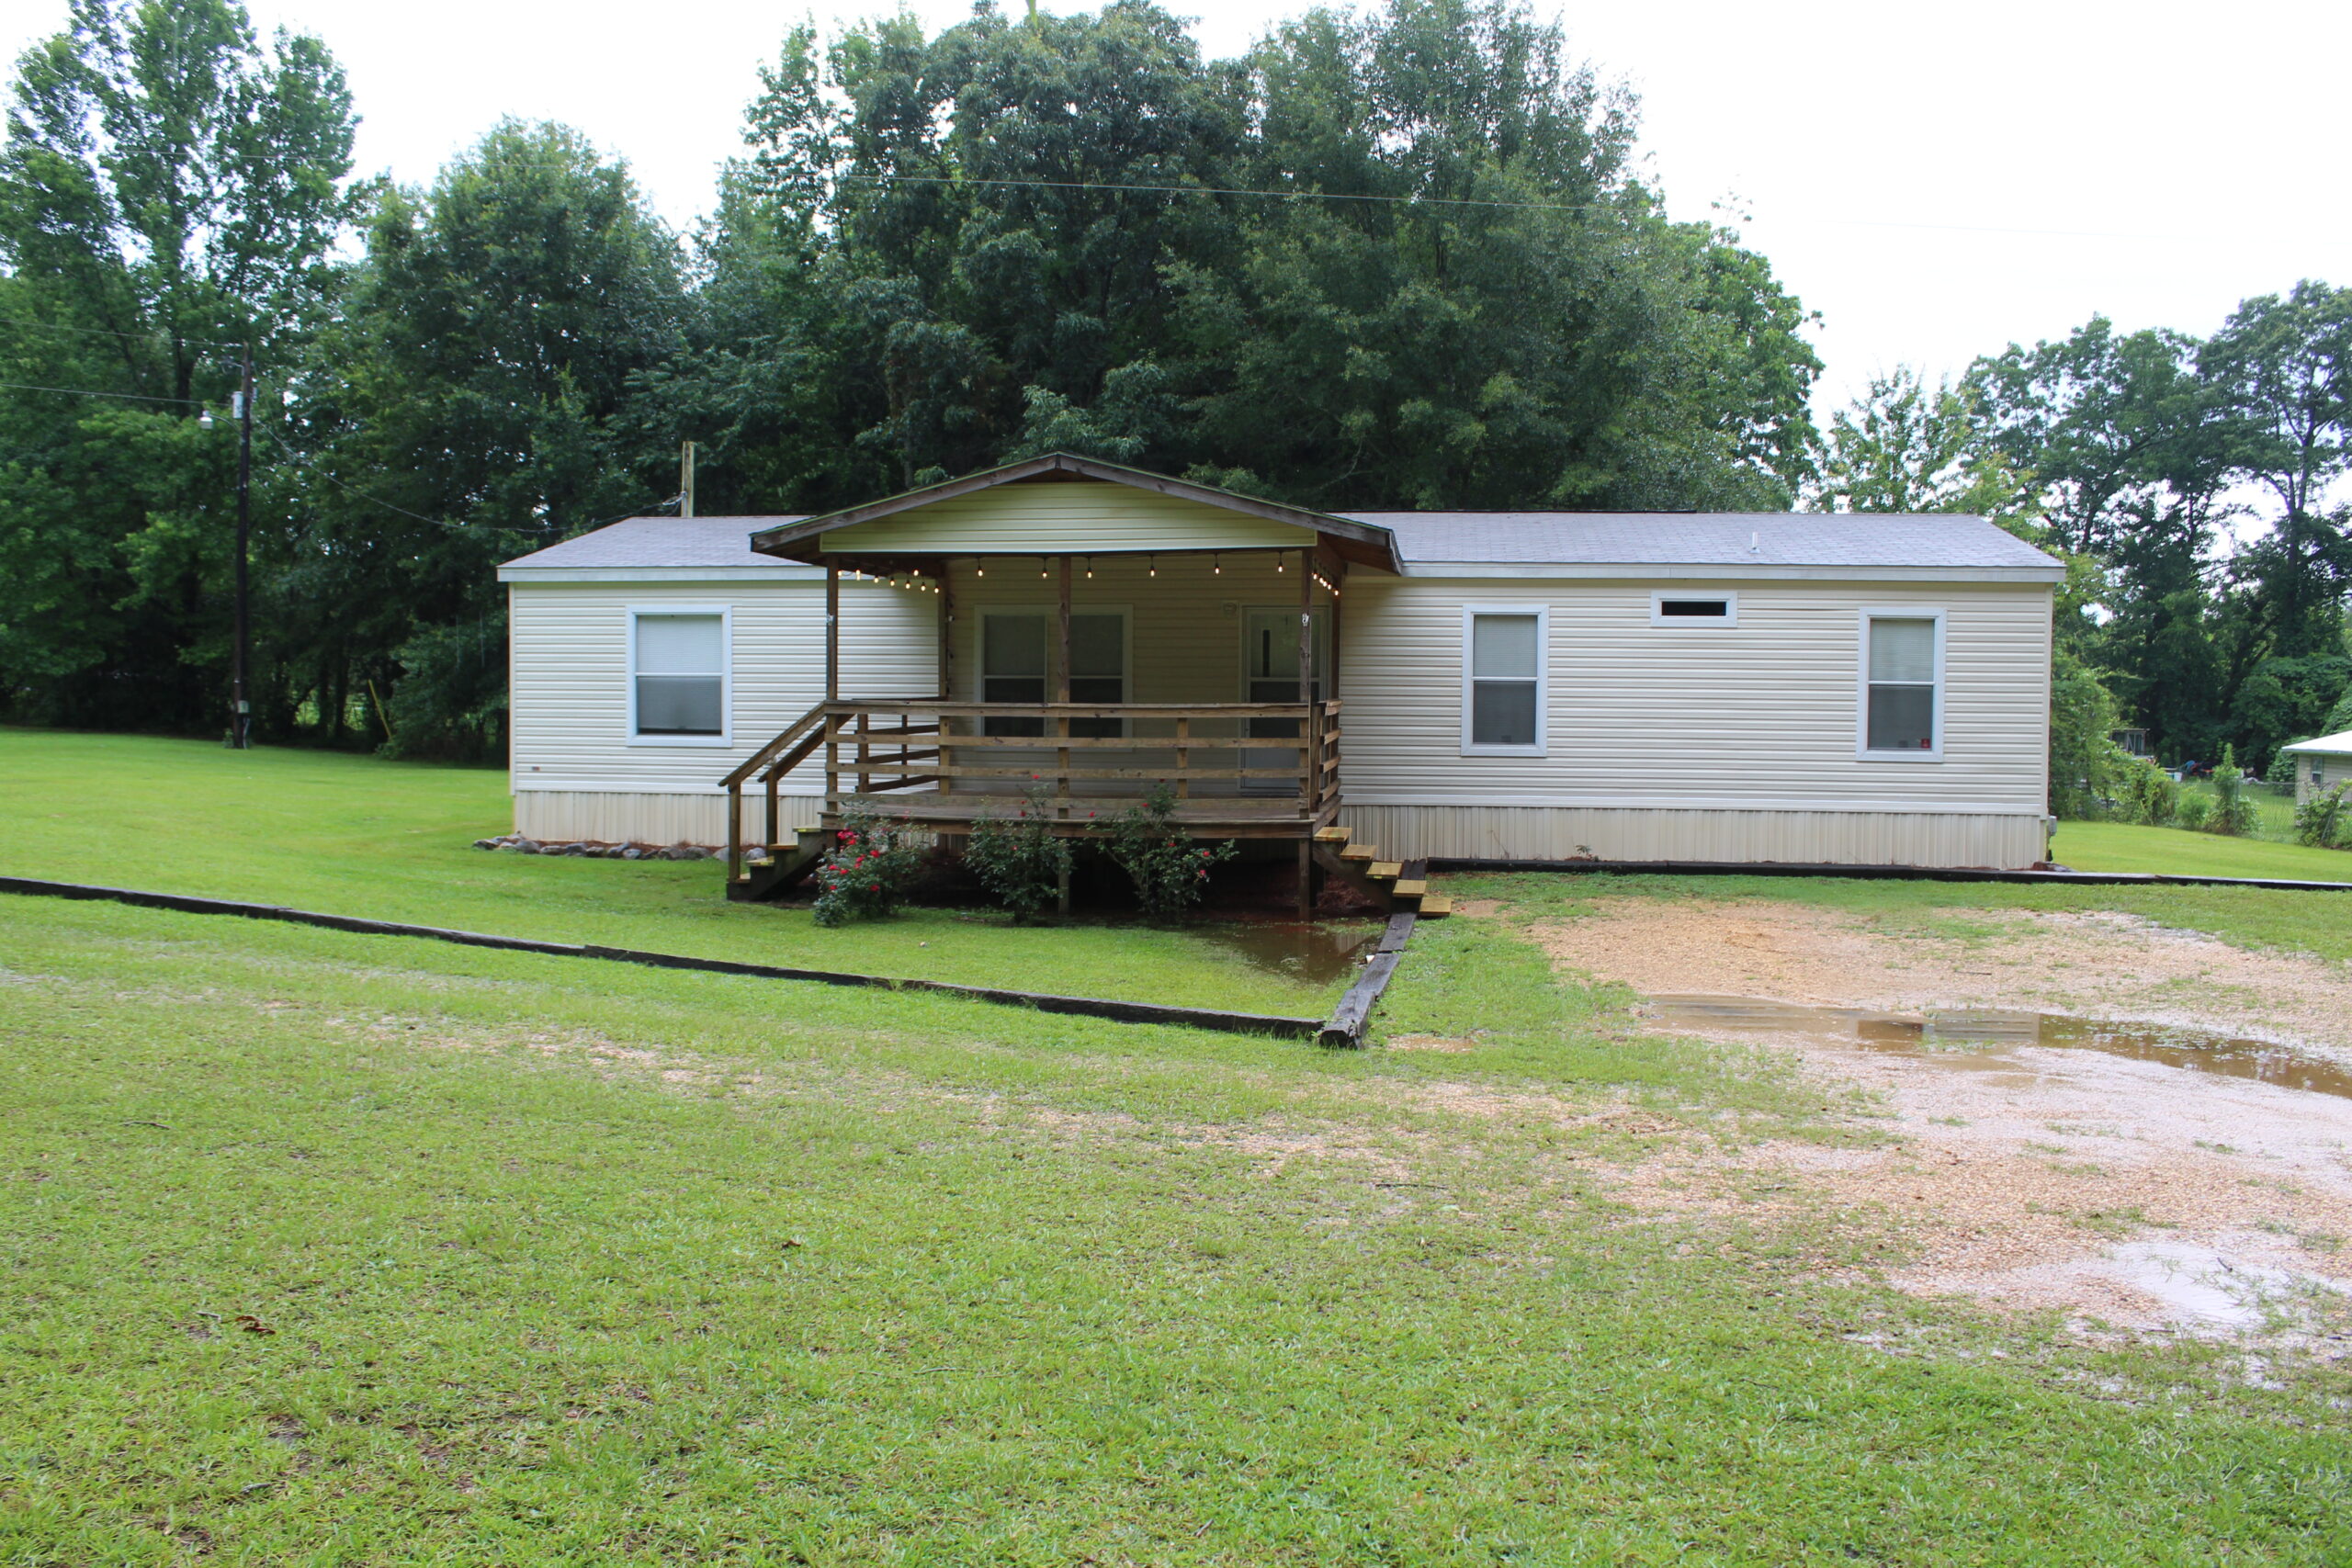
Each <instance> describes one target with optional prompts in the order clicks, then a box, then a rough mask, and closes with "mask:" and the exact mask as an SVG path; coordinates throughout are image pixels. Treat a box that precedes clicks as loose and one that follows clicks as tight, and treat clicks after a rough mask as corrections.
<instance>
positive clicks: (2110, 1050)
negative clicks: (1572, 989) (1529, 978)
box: [1642, 996, 2352, 1099]
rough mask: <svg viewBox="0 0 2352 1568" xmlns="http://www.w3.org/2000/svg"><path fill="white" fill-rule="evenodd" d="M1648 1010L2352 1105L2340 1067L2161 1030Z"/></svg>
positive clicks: (1714, 1022)
mask: <svg viewBox="0 0 2352 1568" xmlns="http://www.w3.org/2000/svg"><path fill="white" fill-rule="evenodd" d="M1642 1013H1643V1016H1645V1018H1648V1019H1650V1020H1652V1021H1655V1022H1657V1023H1658V1024H1660V1025H1662V1026H1664V1027H1666V1028H1668V1029H1679V1030H1690V1031H1693V1032H1701V1033H1713V1032H1766V1033H1775V1034H1801V1035H1805V1036H1807V1037H1810V1038H1813V1039H1816V1040H1823V1041H1827V1042H1830V1043H1837V1044H1840V1045H1848V1046H1853V1047H1857V1048H1860V1049H1861V1050H1866V1051H1874V1052H1883V1053H1887V1054H1890V1055H1902V1056H1907V1057H1914V1058H1917V1059H1919V1060H1922V1061H1926V1062H1932V1063H1934V1064H1936V1065H1938V1066H1951V1067H1963V1068H1970V1069H1973V1070H1976V1071H1979V1072H1994V1073H2023V1074H2028V1075H2030V1074H2031V1073H2032V1071H2033V1069H2032V1067H2031V1066H2030V1065H2028V1064H2027V1063H2025V1062H2023V1061H2020V1060H2019V1059H2018V1057H2017V1055H2015V1053H2016V1052H2018V1051H2019V1050H2021V1049H2025V1048H2028V1047H2039V1048H2041V1049H2045V1050H2047V1049H2059V1050H2077V1051H2091V1052H2098V1053H2099V1054H2101V1055H2109V1056H2118V1057H2121V1058H2124V1059H2125V1060H2128V1061H2134V1062H2153V1063H2156V1064H2159V1065H2161V1066H2167V1067H2179V1068H2183V1069H2186V1070H2188V1071H2190V1072H2199V1073H2212V1074H2216V1075H2218V1076H2220V1077H2233V1078H2251V1079H2253V1080H2255V1081H2256V1082H2257V1083H2266V1084H2274V1085H2276V1086H2278V1088H2281V1089H2306V1090H2309V1091H2310V1092H2312V1093H2314V1094H2330V1095H2337V1096H2341V1097H2343V1098H2346V1099H2352V1070H2347V1069H2346V1067H2344V1066H2341V1065H2339V1064H2337V1063H2335V1062H2332V1061H2329V1060H2326V1059H2324V1058H2322V1057H2318V1056H2313V1055H2307V1054H2305V1053H2303V1052H2300V1051H2295V1050H2292V1049H2290V1048H2289V1047H2286V1046H2283V1045H2277V1044H2272V1043H2268V1042H2266V1041H2260V1040H2245V1039H2239V1038H2236V1037H2233V1036H2231V1035H2225V1034H2217V1033H2210V1032H2205V1031H2202V1030H2196V1029H2180V1028H2173V1027H2170V1026H2167V1025H2163V1024H2149V1023H2113V1022H2108V1021H2103V1020H2099V1019H2092V1018H2077V1017H2074V1016H2071V1015H2069V1014H2064V1013H2048V1012H2012V1011H2000V1010H1976V1009H1942V1010H1938V1009H1931V1010H1925V1011H1922V1012H1917V1013H1900V1012H1883V1011H1872V1010H1867V1009H1863V1008H1838V1007H1804V1006H1798V1005H1796V1004H1794V1003H1790V1002H1773V1001H1760V1000H1758V999H1756V998H1748V997H1717V996H1655V997H1651V998H1648V999H1647V1000H1646V1001H1645V1003H1644V1004H1643V1006H1642Z"/></svg>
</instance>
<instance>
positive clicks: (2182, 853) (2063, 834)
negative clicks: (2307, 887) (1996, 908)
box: [2051, 802, 2352, 882]
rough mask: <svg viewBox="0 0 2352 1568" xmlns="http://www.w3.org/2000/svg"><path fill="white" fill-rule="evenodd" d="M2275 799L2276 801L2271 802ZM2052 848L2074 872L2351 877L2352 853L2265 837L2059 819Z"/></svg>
mask: <svg viewBox="0 0 2352 1568" xmlns="http://www.w3.org/2000/svg"><path fill="white" fill-rule="evenodd" d="M2273 804H2278V803H2277V802H2274V803H2273ZM2051 853H2052V855H2054V856H2055V857H2056V858H2057V860H2058V863H2060V864H2062V865H2070V866H2073V867H2074V868H2075V870H2076V871H2148V872H2165V873H2168V874H2172V875H2175V876H2261V877H2278V878H2281V879H2290V880H2293V881H2298V882H2352V853H2347V852H2345V851H2343V850H2315V849H2312V848H2310V847H2309V846H2308V845H2304V844H2295V843H2277V842H2273V841H2272V840H2268V839H2232V838H2225V837H2223V836H2222V835H2221V834H2218V833H2192V832H2189V831H2188V830H2187V829H2181V828H2140V827H2134V826H2131V824H2129V823H2123V822H2061V823H2060V824H2058V832H2057V835H2056V837H2055V839H2054V840H2052V846H2051Z"/></svg>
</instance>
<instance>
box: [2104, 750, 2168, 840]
mask: <svg viewBox="0 0 2352 1568" xmlns="http://www.w3.org/2000/svg"><path fill="white" fill-rule="evenodd" d="M2108 773H2109V791H2110V792H2111V793H2110V794H2109V799H2110V800H2112V801H2113V802H2114V807H2113V814H2114V816H2115V818H2116V819H2117V820H2118V821H2122V822H2136V823H2139V824H2141V825H2142V826H2143V827H2149V828H2161V827H2163V826H2165V824H2166V823H2168V822H2170V821H2172V820H2173V818H2176V817H2177V816H2178V815H2179V814H2180V785H2179V784H2177V783H2176V782H2174V779H2173V776H2172V775H2171V774H2170V773H2166V772H2165V771H2164V770H2163V769H2162V768H2160V767H2158V766H2156V764H2155V763H2154V761H2151V760H2150V759H2148V758H2146V757H2134V756H2132V755H2131V753H2130V752H2128V751H2126V750H2123V749H2122V748H2121V747H2120V746H2118V747H2116V748H2115V754H2114V756H2113V757H2112V758H2111V759H2109V769H2108Z"/></svg>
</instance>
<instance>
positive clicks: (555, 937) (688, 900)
mask: <svg viewBox="0 0 2352 1568" xmlns="http://www.w3.org/2000/svg"><path fill="white" fill-rule="evenodd" d="M0 813H5V814H6V820H8V821H9V822H11V823H12V824H14V825H15V828H16V831H15V832H14V833H13V834H12V835H11V840H10V842H9V844H8V846H7V848H6V850H5V851H0V871H5V872H6V873H8V874H15V875H20V876H37V877H48V878H51V879H54V880H59V881H68V882H97V883H106V884H109V885H113V886H131V887H143V888H151V889H154V890H156V891H161V892H169V893H192V894H200V895H204V896H206V897H218V898H238V899H244V900H249V901H251V902H254V903H264V904H287V905H292V906H294V907H296V908H310V909H322V910H326V911H329V912H332V913H335V914H345V915H361V916H367V917H369V918H371V919H386V920H403V921H411V922H415V923H420V924H427V925H442V926H460V927H466V928H469V929H473V930H478V931H495V932H498V933H500V934H502V935H506V936H524V937H537V938H541V939H544V940H548V941H555V942H596V943H603V944H605V945H608V946H615V947H637V948H648V949H651V950H654V951H657V952H670V953H687V954H691V955H693V956H695V957H701V958H729V959H739V960H744V961H748V962H752V963H762V964H790V965H798V966H803V967H808V968H817V969H837V970H846V971H849V972H852V973H856V974H868V975H888V976H899V977H904V978H910V979H929V980H949V981H956V982H961V983H964V984H967V985H980V986H1007V987H1013V988H1016V989H1020V990H1028V991H1050V992H1059V993H1063V994H1069V995H1079V996H1098V997H1118V998H1129V999H1134V1000H1144V1001H1165V1002H1175V1003H1179V1004H1181V1005H1187V1006H1193V1007H1215V1008H1228V1009H1233V1010H1239V1011H1244V1012H1265V1013H1282V1014H1289V1015H1294V1016H1305V1017H1317V1016H1320V1015H1321V1014H1323V1013H1324V1012H1327V1011H1328V1010H1329V1007H1330V1004H1331V1002H1332V1001H1333V1000H1334V999H1336V997H1337V995H1338V993H1339V991H1340V989H1342V988H1344V987H1343V986H1342V985H1341V984H1340V983H1339V982H1332V981H1307V980H1302V979H1299V978H1296V977H1295V976H1293V975H1292V974H1290V973H1287V972H1285V971H1284V969H1283V967H1282V966H1281V965H1280V964H1279V962H1278V961H1269V962H1268V963H1265V964H1258V963H1253V962H1252V961H1251V957H1252V953H1253V951H1254V950H1252V949H1250V948H1249V947H1247V946H1246V945H1244V943H1243V942H1242V939H1243V938H1244V937H1245V936H1246V935H1247V934H1248V932H1247V931H1245V930H1243V929H1241V928H1232V927H1224V926H1218V925H1213V924H1204V925H1203V926H1200V927H1196V928H1193V929H1190V930H1183V931H1153V930H1146V929H1139V928H1136V927H1131V926H1114V925H1103V924H1090V923H1086V922H1074V923H1072V924H1069V925H1066V926H1048V927H1023V928H1015V927H1012V926H1010V925H1008V924H1007V923H1006V921H1005V920H1004V919H1002V918H1001V917H1000V916H996V915H992V914H988V913H983V912H978V911H960V910H940V909H912V910H909V911H907V912H906V913H904V914H903V915H901V916H899V917H898V918H896V919H889V920H881V921H869V922H865V923H861V924H858V925H854V926H848V927H843V928H840V929H837V930H832V931H827V930H824V929H823V928H821V927H820V926H818V925H817V924H816V922H815V921H814V920H813V919H811V918H810V917H809V912H808V911H807V910H806V909H805V908H803V909H786V908H773V907H770V906H765V905H756V904H729V902H728V901H727V897H726V888H725V876H724V873H723V872H722V871H721V870H720V869H719V868H718V865H717V864H716V863H713V862H708V861H702V862H669V861H608V860H575V859H569V858H564V857H560V856H542V855H516V854H503V853H490V852H483V851H481V850H477V849H474V848H472V847H471V846H472V843H473V840H476V839H479V838H486V837H489V836H491V835H492V834H495V833H501V832H503V831H505V830H506V829H508V828H509V827H510V826H511V824H512V820H513V814H512V810H511V807H510V804H509V801H508V797H507V793H506V775H505V773H503V772H497V771H491V770H485V769H480V768H448V767H435V766H431V765H424V764H417V763H402V762H388V761H381V760H379V759H377V758H372V757H356V756H346V755H342V754H339V753H334V752H318V751H299V750H284V749H277V748H267V747H265V748H260V749H256V750H250V751H231V750H226V749H224V748H222V747H220V746H217V745H209V744H206V743H203V742H200V741H189V740H169V739H154V738H153V737H146V736H119V735H73V734H61V733H58V732H55V731H48V730H28V729H6V730H0ZM1368 929H1369V928H1367V930H1368Z"/></svg>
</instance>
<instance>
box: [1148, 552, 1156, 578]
mask: <svg viewBox="0 0 2352 1568" xmlns="http://www.w3.org/2000/svg"><path fill="white" fill-rule="evenodd" d="M1146 559H1148V561H1149V562H1150V565H1151V575H1152V576H1154V577H1158V576H1159V555H1158V554H1157V553H1155V554H1153V555H1151V556H1148V557H1147V558H1146Z"/></svg>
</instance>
